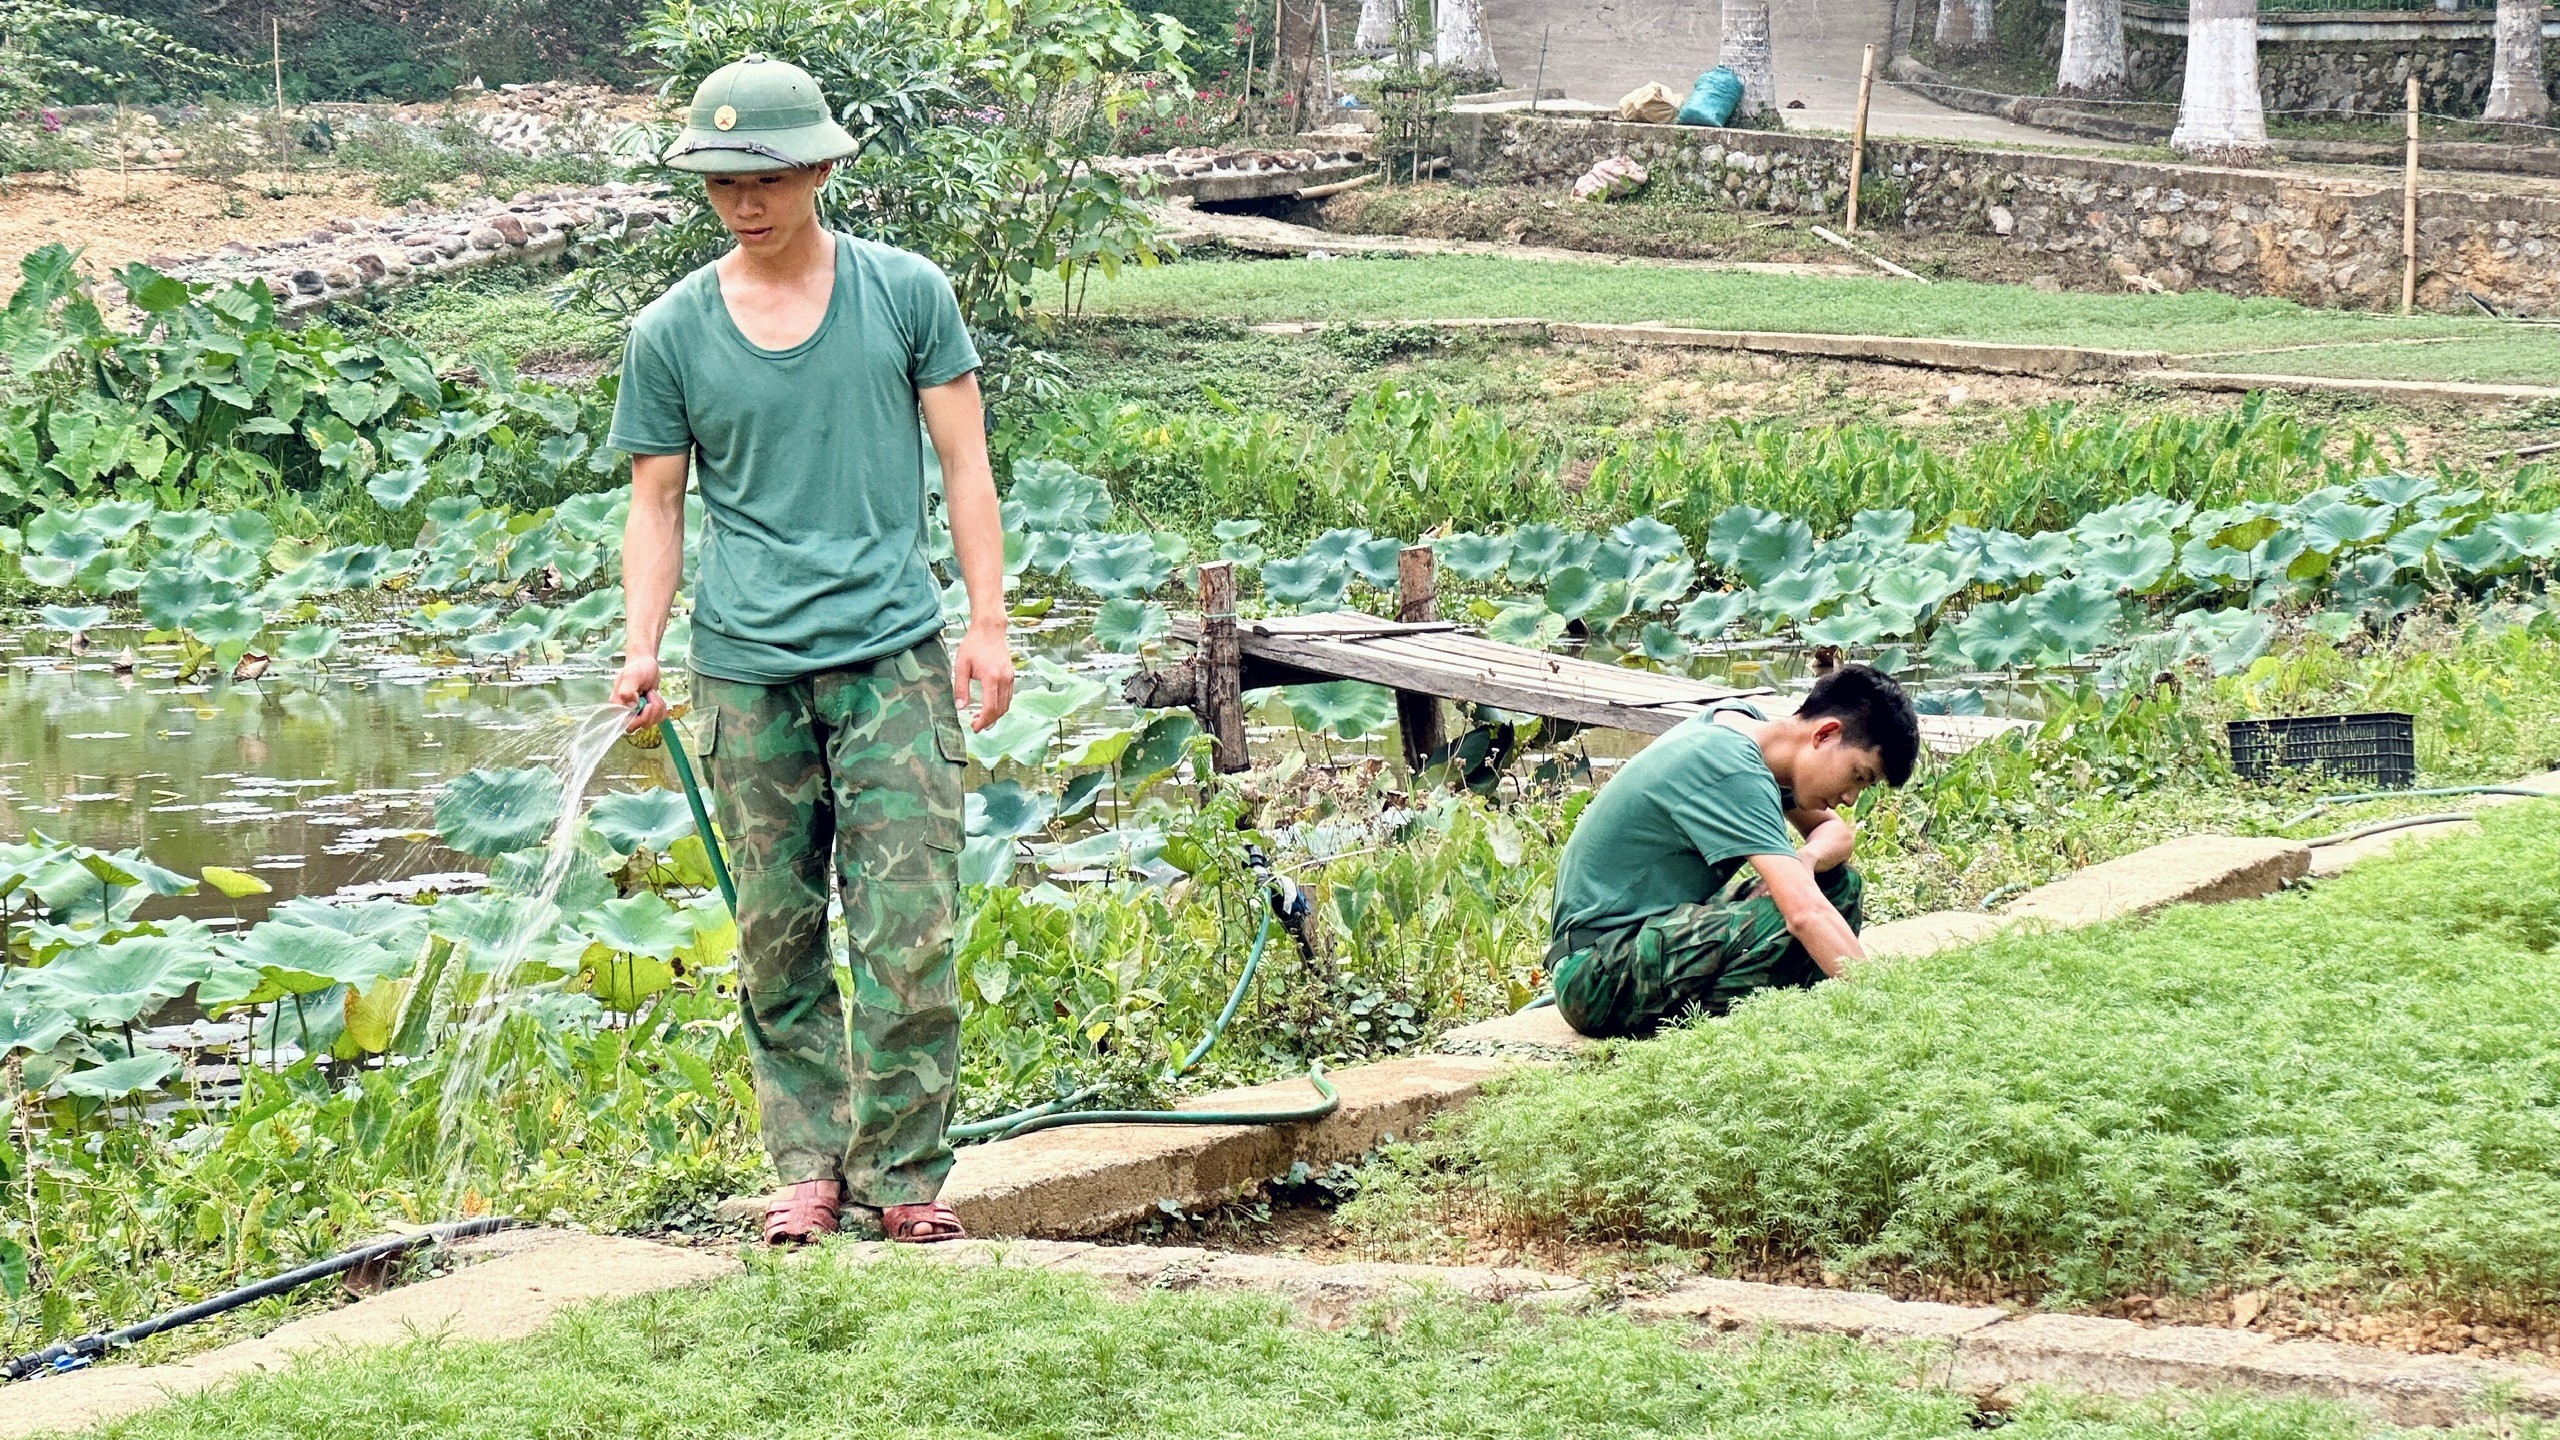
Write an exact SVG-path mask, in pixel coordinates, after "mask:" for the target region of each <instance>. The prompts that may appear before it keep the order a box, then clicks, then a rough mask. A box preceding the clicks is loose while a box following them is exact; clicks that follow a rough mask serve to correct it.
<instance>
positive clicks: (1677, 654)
mask: <svg viewBox="0 0 2560 1440" xmlns="http://www.w3.org/2000/svg"><path fill="white" fill-rule="evenodd" d="M1636 651H1637V653H1639V654H1641V655H1643V656H1644V658H1646V659H1647V660H1651V661H1652V662H1654V663H1655V664H1657V665H1678V664H1682V663H1684V662H1685V661H1687V660H1688V658H1689V647H1688V646H1687V645H1685V644H1682V643H1681V640H1680V636H1679V634H1678V632H1676V631H1674V630H1673V629H1672V628H1671V627H1670V626H1668V625H1665V624H1663V623H1662V622H1661V621H1659V620H1649V621H1647V622H1645V627H1644V630H1643V631H1642V633H1640V634H1639V635H1637V637H1636Z"/></svg>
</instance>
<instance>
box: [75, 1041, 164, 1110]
mask: <svg viewBox="0 0 2560 1440" xmlns="http://www.w3.org/2000/svg"><path fill="white" fill-rule="evenodd" d="M177 1073H178V1057H177V1056H175V1055H172V1054H170V1053H169V1052H168V1051H166V1050H145V1051H143V1052H142V1053H141V1054H139V1055H128V1056H126V1057H124V1058H123V1059H121V1060H113V1061H109V1062H108V1063H107V1064H104V1065H97V1066H92V1067H91V1068H89V1069H86V1070H74V1071H72V1072H71V1073H70V1074H68V1075H65V1076H63V1077H62V1080H61V1085H62V1088H63V1091H64V1092H65V1093H67V1094H71V1095H80V1096H85V1097H87V1098H89V1099H92V1100H121V1099H123V1098H124V1097H125V1096H127V1095H131V1094H134V1093H135V1092H137V1091H142V1090H156V1089H158V1088H159V1087H160V1085H161V1083H162V1082H164V1081H166V1080H167V1079H168V1078H169V1077H170V1076H172V1075H175V1074H177Z"/></svg>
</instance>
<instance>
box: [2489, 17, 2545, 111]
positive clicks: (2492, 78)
mask: <svg viewBox="0 0 2560 1440" xmlns="http://www.w3.org/2000/svg"><path fill="white" fill-rule="evenodd" d="M2550 114H2551V90H2550V88H2549V85H2548V82H2546V81H2545V80H2544V79H2543V77H2542V0H2498V53H2497V58H2496V59H2495V60H2493V61H2492V62H2491V63H2490V66H2489V107H2488V108H2487V109H2486V110H2483V111H2481V112H2480V118H2481V119H2483V120H2516V121H2522V122H2524V123H2525V124H2528V125H2538V124H2541V123H2542V122H2543V121H2544V120H2545V119H2547V118H2549V116H2550Z"/></svg>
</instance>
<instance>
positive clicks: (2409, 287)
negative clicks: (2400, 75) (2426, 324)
mask: <svg viewBox="0 0 2560 1440" xmlns="http://www.w3.org/2000/svg"><path fill="white" fill-rule="evenodd" d="M2417 306H2418V77H2417V76H2415V75H2412V76H2410V77H2409V173H2408V178H2407V179H2406V180H2404V181H2403V182H2401V186H2400V313H2401V314H2403V315H2406V314H2408V313H2410V312H2411V311H2412V310H2415V309H2416V308H2417Z"/></svg>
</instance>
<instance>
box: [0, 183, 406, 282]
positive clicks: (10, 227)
mask: <svg viewBox="0 0 2560 1440" xmlns="http://www.w3.org/2000/svg"><path fill="white" fill-rule="evenodd" d="M378 179H379V177H377V176H372V175H363V174H356V173H353V172H328V171H314V172H304V173H301V174H297V175H295V176H293V177H292V178H291V179H290V180H289V181H288V182H287V184H286V186H285V193H284V194H283V195H282V196H281V197H280V198H276V199H269V198H268V196H267V193H266V191H267V187H268V186H269V185H270V184H271V183H272V177H265V176H259V177H251V178H249V179H246V180H243V181H242V182H241V183H239V184H237V185H232V186H227V187H226V186H223V185H220V184H216V183H215V182H213V181H211V180H200V179H198V178H196V177H195V176H192V175H186V174H181V173H179V172H177V171H174V170H135V171H133V172H131V173H130V174H129V175H121V176H120V175H118V174H117V173H116V171H115V170H114V169H113V168H112V167H109V168H105V169H97V170H81V171H78V172H75V173H74V174H73V175H72V177H71V179H70V180H69V182H68V183H59V182H55V181H53V180H51V179H49V178H39V177H36V176H19V177H18V178H16V179H15V180H13V181H11V182H10V184H9V186H8V188H7V189H6V191H5V192H0V264H5V265H6V267H7V271H6V274H5V275H0V287H5V288H8V289H15V288H16V287H17V271H18V262H19V260H20V259H22V258H24V257H25V256H26V255H28V254H29V253H31V252H33V251H36V250H40V249H42V248H44V247H45V246H47V245H50V244H52V243H53V242H55V241H57V240H58V241H61V242H62V243H63V244H65V245H69V246H72V247H74V248H77V249H80V250H81V251H82V258H83V260H84V261H85V262H86V263H87V265H88V268H89V271H90V273H91V274H93V275H104V274H106V273H107V272H109V271H111V270H116V269H119V268H121V267H123V266H124V265H126V264H128V263H130V262H132V261H135V260H149V259H151V258H152V257H154V256H158V257H161V258H164V259H179V258H183V257H186V256H192V255H202V254H205V253H207V252H209V251H211V250H214V249H216V248H218V247H220V246H221V245H222V243H223V242H224V241H227V240H237V241H240V242H241V243H243V244H259V243H263V242H266V241H271V240H282V239H285V238H287V237H289V236H294V235H304V234H308V233H310V232H311V231H313V230H315V229H318V228H319V227H320V225H321V223H322V222H323V221H326V220H329V219H332V218H334V217H337V216H365V217H371V216H378V215H388V214H391V213H393V211H395V210H396V209H397V208H398V207H396V206H389V205H384V204H382V203H381V202H379V201H377V200H375V199H374V198H373V192H374V186H375V184H376V182H377V180H378Z"/></svg>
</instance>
